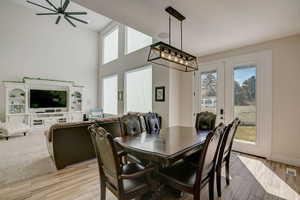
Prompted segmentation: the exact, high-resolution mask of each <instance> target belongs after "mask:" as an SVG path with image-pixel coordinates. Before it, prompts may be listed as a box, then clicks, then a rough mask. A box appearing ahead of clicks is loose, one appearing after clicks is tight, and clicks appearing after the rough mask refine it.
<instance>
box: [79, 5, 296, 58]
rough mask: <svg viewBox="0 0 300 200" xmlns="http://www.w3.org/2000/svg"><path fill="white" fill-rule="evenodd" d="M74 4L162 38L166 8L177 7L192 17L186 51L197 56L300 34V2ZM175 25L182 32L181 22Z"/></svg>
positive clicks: (186, 34) (187, 23) (186, 31)
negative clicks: (180, 28) (179, 24)
mask: <svg viewBox="0 0 300 200" xmlns="http://www.w3.org/2000/svg"><path fill="white" fill-rule="evenodd" d="M73 1H74V2H77V3H78V4H81V5H82V6H85V7H87V8H89V9H91V10H94V11H96V12H98V13H101V14H103V15H105V16H108V17H110V18H111V19H113V20H116V21H118V22H120V23H123V24H127V25H129V26H131V27H133V28H135V29H137V30H140V31H142V32H144V33H147V34H149V35H151V36H153V37H155V38H157V39H159V37H158V35H159V34H160V33H162V32H168V17H167V15H166V14H165V12H164V9H165V8H166V7H167V6H169V5H171V6H173V7H174V8H175V9H177V10H178V11H180V12H181V13H182V14H183V15H185V16H186V18H187V19H186V20H185V21H184V26H183V27H184V35H183V38H184V40H183V41H184V43H183V44H184V49H185V50H187V51H189V52H191V53H194V54H196V55H205V54H211V53H215V52H219V51H223V50H227V49H232V48H237V47H241V46H245V45H249V44H254V43H258V42H262V41H267V40H271V39H276V38H281V37H285V36H288V35H294V34H297V33H300V21H299V19H300V0H73ZM173 27H174V29H173V30H174V31H175V30H176V32H179V29H178V27H179V26H177V27H176V28H177V29H175V21H174V25H173ZM177 30H178V31H177ZM173 39H174V40H177V41H179V35H178V34H174V37H172V40H173ZM178 44H179V43H178V42H177V43H176V45H178Z"/></svg>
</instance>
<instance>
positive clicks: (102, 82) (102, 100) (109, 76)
mask: <svg viewBox="0 0 300 200" xmlns="http://www.w3.org/2000/svg"><path fill="white" fill-rule="evenodd" d="M112 77H116V78H117V113H116V114H115V113H106V112H105V110H104V79H108V78H112ZM101 80H102V81H101V84H102V87H101V89H102V92H101V93H102V95H101V107H102V109H103V111H104V113H105V114H110V115H118V113H119V108H118V103H119V98H118V91H119V76H118V74H117V73H114V74H111V75H108V76H103V77H102V78H101Z"/></svg>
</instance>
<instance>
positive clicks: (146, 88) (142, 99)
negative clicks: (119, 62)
mask: <svg viewBox="0 0 300 200" xmlns="http://www.w3.org/2000/svg"><path fill="white" fill-rule="evenodd" d="M125 94H126V103H125V110H126V111H127V112H129V111H132V112H151V111H152V66H147V67H143V68H140V69H137V70H133V71H128V72H126V73H125Z"/></svg>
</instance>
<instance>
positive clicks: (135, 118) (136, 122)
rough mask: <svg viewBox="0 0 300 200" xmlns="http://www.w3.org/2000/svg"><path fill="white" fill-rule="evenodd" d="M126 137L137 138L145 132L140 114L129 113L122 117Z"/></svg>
mask: <svg viewBox="0 0 300 200" xmlns="http://www.w3.org/2000/svg"><path fill="white" fill-rule="evenodd" d="M120 120H121V124H122V126H123V130H124V135H128V136H136V135H139V134H141V133H142V132H143V128H142V126H141V121H140V117H139V115H138V114H135V113H134V114H133V113H128V114H126V115H123V116H122V117H121V119H120Z"/></svg>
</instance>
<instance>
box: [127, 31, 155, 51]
mask: <svg viewBox="0 0 300 200" xmlns="http://www.w3.org/2000/svg"><path fill="white" fill-rule="evenodd" d="M150 44H152V37H150V36H148V35H145V34H144V33H141V32H139V31H137V30H135V29H133V28H130V27H128V26H127V27H126V52H125V53H126V54H129V53H131V52H134V51H137V50H139V49H142V48H144V47H146V46H149V45H150Z"/></svg>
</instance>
